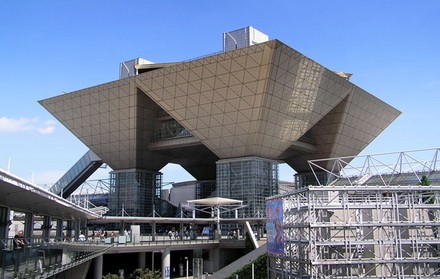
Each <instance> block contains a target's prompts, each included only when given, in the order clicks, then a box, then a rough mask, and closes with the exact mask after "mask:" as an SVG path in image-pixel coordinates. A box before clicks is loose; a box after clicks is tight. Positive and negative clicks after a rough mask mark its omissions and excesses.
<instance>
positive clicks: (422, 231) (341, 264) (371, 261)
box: [268, 186, 440, 279]
mask: <svg viewBox="0 0 440 279" xmlns="http://www.w3.org/2000/svg"><path fill="white" fill-rule="evenodd" d="M439 198H440V186H423V188H422V187H421V186H309V187H307V188H303V189H299V190H297V191H295V192H293V193H289V194H286V195H281V196H275V197H271V198H270V199H268V201H270V200H277V199H282V200H283V213H284V215H283V224H284V255H275V254H269V258H270V268H269V269H270V273H271V276H270V278H311V279H312V278H313V279H314V278H438V277H440V238H439V226H440V213H439V210H440V199H439Z"/></svg>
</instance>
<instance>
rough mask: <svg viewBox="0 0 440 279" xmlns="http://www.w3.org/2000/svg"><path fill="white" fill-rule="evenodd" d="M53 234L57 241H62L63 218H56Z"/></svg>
mask: <svg viewBox="0 0 440 279" xmlns="http://www.w3.org/2000/svg"><path fill="white" fill-rule="evenodd" d="M55 236H56V238H57V240H58V241H63V240H64V239H63V220H62V219H57V230H56V232H55Z"/></svg>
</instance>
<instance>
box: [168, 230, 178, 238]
mask: <svg viewBox="0 0 440 279" xmlns="http://www.w3.org/2000/svg"><path fill="white" fill-rule="evenodd" d="M168 237H169V238H170V239H178V238H179V231H171V230H170V231H169V232H168Z"/></svg>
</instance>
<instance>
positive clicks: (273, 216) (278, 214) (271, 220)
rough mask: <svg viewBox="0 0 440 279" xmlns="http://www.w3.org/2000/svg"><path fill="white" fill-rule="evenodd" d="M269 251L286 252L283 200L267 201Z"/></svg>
mask: <svg viewBox="0 0 440 279" xmlns="http://www.w3.org/2000/svg"><path fill="white" fill-rule="evenodd" d="M266 230H267V252H269V253H275V254H284V235H283V201H282V200H276V201H269V202H266Z"/></svg>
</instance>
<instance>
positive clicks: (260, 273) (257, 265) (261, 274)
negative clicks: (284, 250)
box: [226, 254, 267, 279]
mask: <svg viewBox="0 0 440 279" xmlns="http://www.w3.org/2000/svg"><path fill="white" fill-rule="evenodd" d="M252 264H254V275H255V277H254V278H255V279H267V255H266V254H263V255H261V256H259V257H258V258H257V259H256V260H255V261H253V262H252V263H250V264H247V265H245V266H244V267H242V268H240V269H239V270H237V271H236V272H234V273H233V274H232V275H231V276H229V277H227V278H226V279H234V278H235V275H238V278H240V279H251V278H252Z"/></svg>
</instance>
